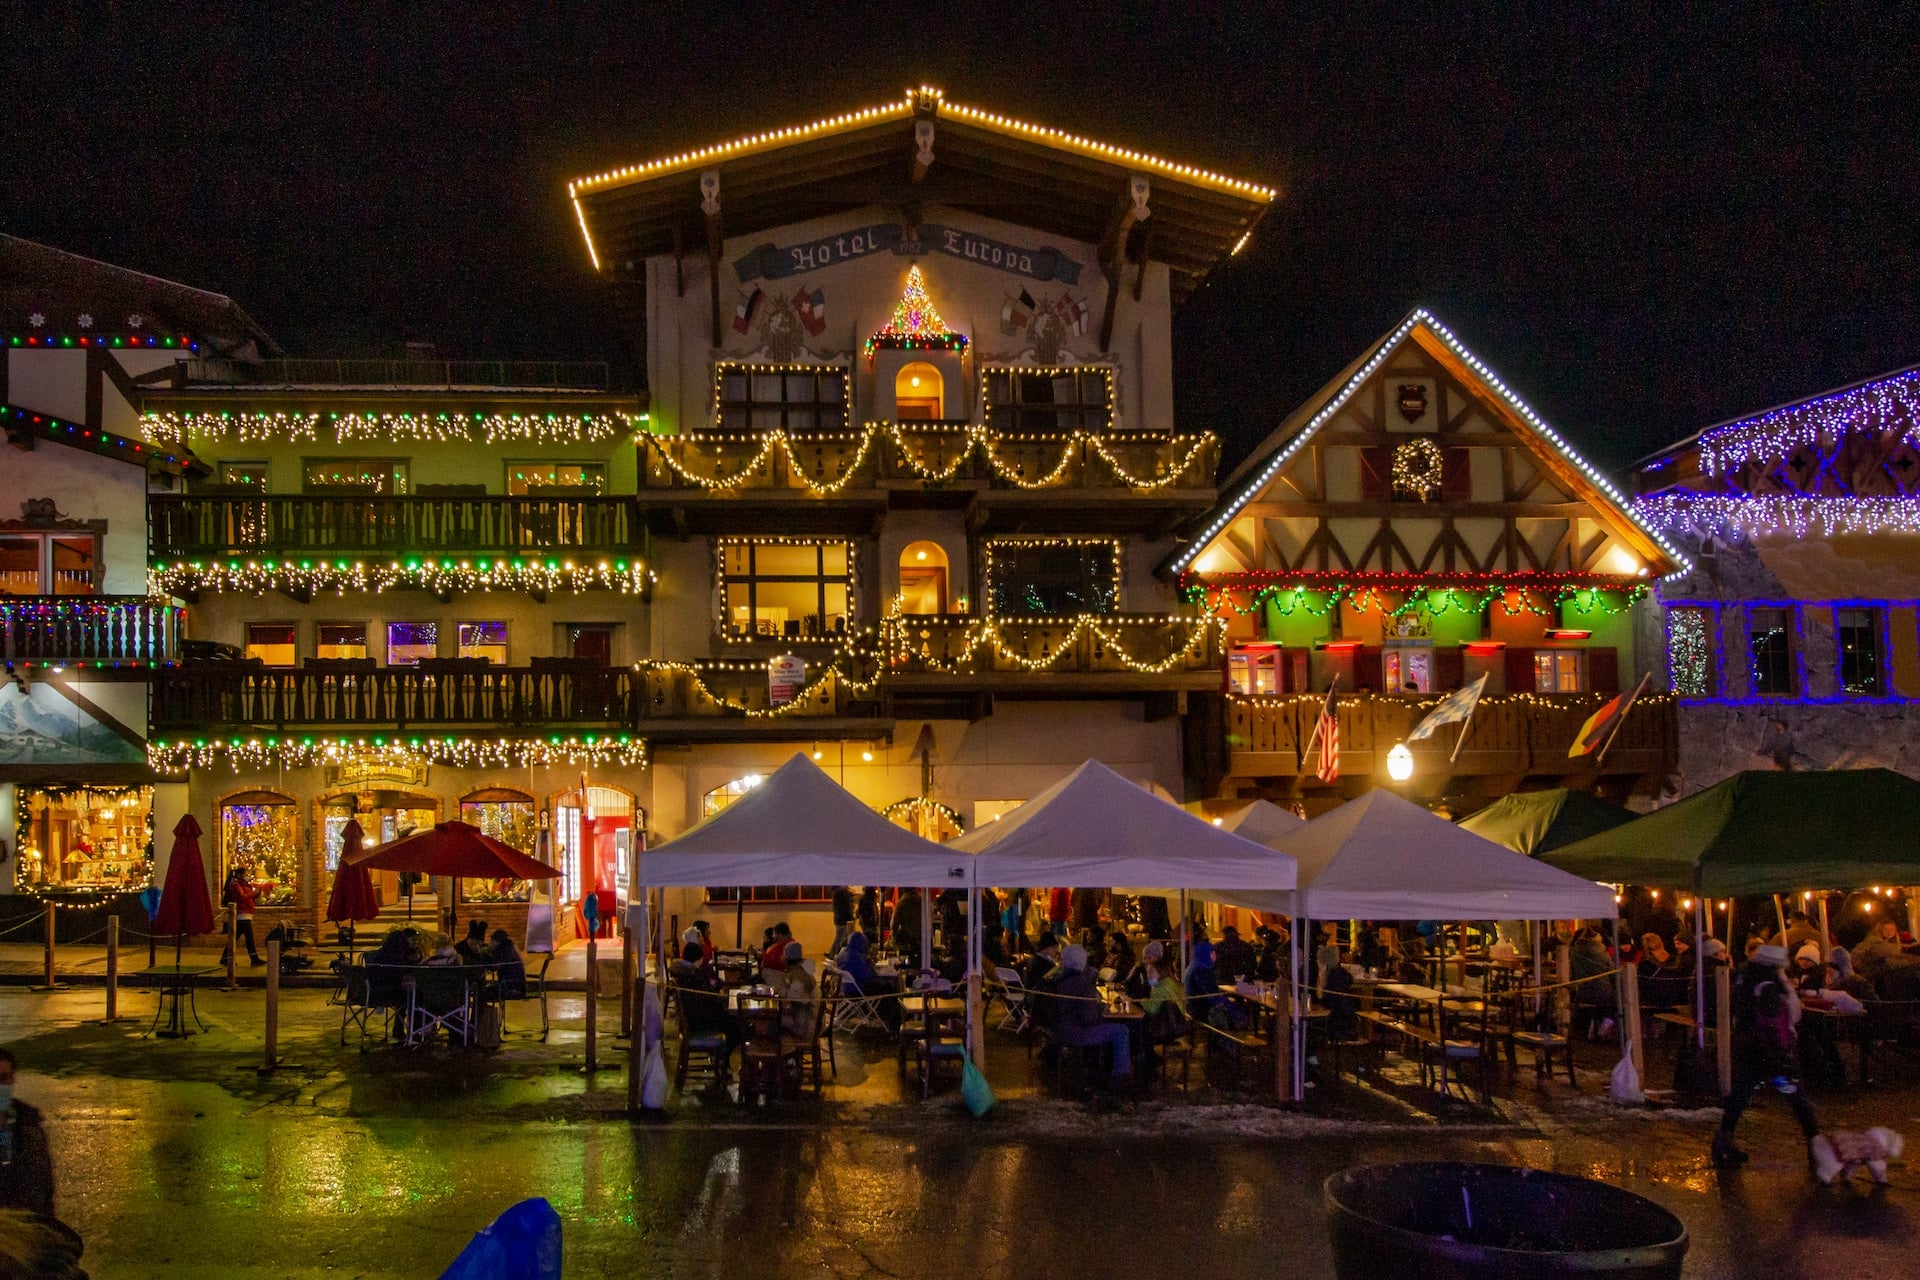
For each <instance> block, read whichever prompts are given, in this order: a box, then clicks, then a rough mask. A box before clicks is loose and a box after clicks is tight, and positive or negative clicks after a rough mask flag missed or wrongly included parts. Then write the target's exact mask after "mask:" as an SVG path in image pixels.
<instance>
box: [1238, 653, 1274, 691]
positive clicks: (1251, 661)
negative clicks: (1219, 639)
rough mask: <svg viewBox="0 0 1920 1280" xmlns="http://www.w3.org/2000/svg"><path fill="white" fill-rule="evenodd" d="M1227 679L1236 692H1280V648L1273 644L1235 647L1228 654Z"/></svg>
mask: <svg viewBox="0 0 1920 1280" xmlns="http://www.w3.org/2000/svg"><path fill="white" fill-rule="evenodd" d="M1227 681H1228V683H1229V684H1230V685H1231V686H1232V687H1233V691H1234V692H1235V693H1242V694H1248V695H1259V694H1270V693H1279V692H1280V650H1279V649H1277V648H1275V647H1274V646H1272V645H1260V646H1258V647H1255V648H1247V649H1235V650H1234V651H1233V652H1232V653H1230V654H1228V655H1227Z"/></svg>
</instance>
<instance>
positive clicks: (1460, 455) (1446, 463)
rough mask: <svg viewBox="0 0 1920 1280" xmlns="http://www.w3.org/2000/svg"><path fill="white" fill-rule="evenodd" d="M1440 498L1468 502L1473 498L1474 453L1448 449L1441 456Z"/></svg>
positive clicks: (1467, 450) (1465, 450)
mask: <svg viewBox="0 0 1920 1280" xmlns="http://www.w3.org/2000/svg"><path fill="white" fill-rule="evenodd" d="M1440 497H1441V498H1442V500H1444V501H1447V502H1466V501H1468V500H1469V499H1471V498H1472V497H1473V451H1472V450H1471V449H1446V450H1443V451H1442V452H1441V454H1440Z"/></svg>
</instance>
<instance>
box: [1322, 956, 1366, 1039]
mask: <svg viewBox="0 0 1920 1280" xmlns="http://www.w3.org/2000/svg"><path fill="white" fill-rule="evenodd" d="M1320 953H1321V955H1320V999H1321V1000H1322V1002H1324V1003H1325V1005H1326V1006H1327V1038H1328V1039H1330V1040H1357V1039H1359V1038H1360V1001H1359V1000H1358V998H1356V997H1355V996H1354V994H1353V971H1352V970H1351V969H1349V968H1347V966H1346V964H1345V963H1344V962H1345V959H1346V956H1345V954H1344V953H1343V952H1342V951H1341V950H1340V947H1339V945H1338V944H1337V943H1336V944H1332V945H1330V946H1325V947H1322V948H1320ZM1328 953H1331V954H1328Z"/></svg>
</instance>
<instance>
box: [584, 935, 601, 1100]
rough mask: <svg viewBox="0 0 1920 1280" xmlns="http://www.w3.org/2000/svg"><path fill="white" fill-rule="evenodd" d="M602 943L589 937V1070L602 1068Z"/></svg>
mask: <svg viewBox="0 0 1920 1280" xmlns="http://www.w3.org/2000/svg"><path fill="white" fill-rule="evenodd" d="M599 1056H600V943H599V939H597V938H593V937H589V938H588V939H587V1070H588V1071H589V1072H593V1071H598V1070H599V1069H600V1062H599Z"/></svg>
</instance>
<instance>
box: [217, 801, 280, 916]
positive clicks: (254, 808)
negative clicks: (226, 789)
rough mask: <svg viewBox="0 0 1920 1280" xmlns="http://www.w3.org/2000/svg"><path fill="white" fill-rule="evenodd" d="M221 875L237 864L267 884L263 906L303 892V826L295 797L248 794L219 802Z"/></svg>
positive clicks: (248, 877)
mask: <svg viewBox="0 0 1920 1280" xmlns="http://www.w3.org/2000/svg"><path fill="white" fill-rule="evenodd" d="M220 867H221V878H222V879H224V878H225V877H226V875H227V873H228V872H229V871H231V870H232V869H233V868H235V867H238V868H239V869H240V871H241V872H242V874H244V875H245V876H246V877H247V879H248V880H249V881H251V882H252V883H254V884H258V885H262V886H265V887H264V888H263V890H262V892H261V894H260V898H259V902H260V905H261V906H281V905H285V904H287V903H291V902H293V901H295V900H296V899H297V898H298V896H299V892H300V831H299V821H298V817H297V815H296V814H295V811H294V804H293V801H292V800H291V799H287V798H285V797H279V796H258V797H246V798H245V799H243V800H240V801H229V802H227V803H226V804H223V805H221V806H220Z"/></svg>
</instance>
